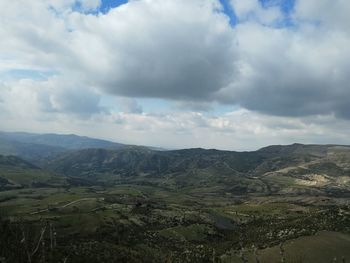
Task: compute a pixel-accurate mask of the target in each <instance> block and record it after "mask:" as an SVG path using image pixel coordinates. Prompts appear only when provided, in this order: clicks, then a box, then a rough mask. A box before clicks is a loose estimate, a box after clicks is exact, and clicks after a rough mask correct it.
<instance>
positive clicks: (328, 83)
mask: <svg viewBox="0 0 350 263" xmlns="http://www.w3.org/2000/svg"><path fill="white" fill-rule="evenodd" d="M77 3H78V4H80V6H81V8H82V10H80V11H83V12H77V11H74V10H75V9H74V6H76V5H77ZM231 3H232V5H233V9H234V11H235V12H236V14H237V16H238V20H239V23H238V25H236V26H235V27H231V26H230V25H229V19H228V17H227V16H226V15H225V14H223V13H222V12H220V11H218V9H220V8H221V7H220V4H219V2H218V1H216V0H207V1H202V0H193V1H186V0H179V1H173V0H140V1H130V2H129V3H128V4H125V5H122V6H120V7H118V8H115V9H112V10H110V11H109V12H108V13H106V14H98V15H93V14H88V13H89V12H84V11H91V10H95V9H96V8H98V6H100V4H101V2H100V1H99V0H89V1H75V0H43V1H24V0H18V1H2V2H0V39H1V41H0V89H1V93H0V109H1V114H0V118H1V119H2V127H0V128H1V129H25V130H28V129H38V131H39V130H40V129H42V130H45V129H48V127H49V128H52V129H53V130H55V131H58V132H59V131H60V130H61V131H65V130H67V131H68V130H72V131H76V132H80V133H86V134H87V135H94V136H98V135H99V134H100V135H101V136H104V137H109V138H113V139H116V140H122V141H127V142H133V140H136V141H134V142H135V143H140V144H153V145H161V146H168V147H169V146H176V147H181V145H183V146H201V145H203V146H206V147H219V148H226V149H229V148H231V149H240V148H241V149H243V148H245V147H246V148H254V146H263V145H266V144H270V143H278V142H293V141H303V142H337V140H338V142H344V143H345V142H348V140H347V138H346V131H347V130H348V128H349V121H347V120H348V119H350V106H349V103H348V97H349V96H350V89H349V84H348V83H350V49H349V48H348V47H349V46H350V35H349V32H350V31H349V28H350V20H349V19H350V18H349V16H348V15H347V13H348V12H347V10H349V8H350V6H349V2H348V1H345V0H332V1H331V0H324V1H316V0H308V1H301V0H300V1H296V6H295V11H294V12H293V13H292V14H291V15H290V19H292V26H288V27H284V26H283V23H281V21H282V22H283V21H284V19H285V17H284V14H283V13H282V11H281V10H280V8H279V7H278V6H277V5H271V6H264V7H263V6H262V5H261V4H260V1H258V0H232V1H231ZM198 14H200V15H198ZM16 70H27V71H28V72H30V71H33V70H34V71H37V72H39V73H40V72H42V73H43V78H42V79H35V78H32V79H30V76H29V77H27V78H24V77H21V78H18V79H16V77H10V73H9V72H11V71H16ZM47 72H52V74H53V75H54V76H52V74H46V73H47ZM44 73H45V74H44ZM28 74H29V75H30V73H28ZM101 96H126V97H128V99H126V100H122V102H120V101H119V106H120V107H121V112H117V111H115V109H114V108H113V106H111V108H110V109H106V108H103V107H102V106H101V102H100V99H101ZM140 97H150V98H160V99H164V100H172V101H175V105H177V106H178V108H171V109H170V110H169V113H167V114H165V113H159V114H154V113H150V112H147V111H145V110H144V109H143V107H142V106H143V105H140V104H138V103H137V100H136V99H137V98H140ZM135 98H136V99H135ZM115 100H116V103H117V104H118V100H117V99H115ZM215 103H223V104H229V105H235V106H236V107H237V105H240V107H241V109H240V110H238V111H234V112H231V113H229V114H224V113H217V114H211V115H210V114H205V113H199V112H200V111H205V110H209V111H210V109H211V108H214V112H215ZM169 108H170V106H169ZM179 108H180V109H179ZM279 116H284V117H279ZM97 123H99V124H98V127H99V128H98V129H97V131H96V133H95V131H93V130H95V126H97ZM115 130H118V133H116V134H112V131H113V132H115ZM140 134H142V135H143V136H139V135H140ZM243 145H246V146H244V147H243Z"/></svg>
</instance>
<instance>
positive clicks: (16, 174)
mask: <svg viewBox="0 0 350 263" xmlns="http://www.w3.org/2000/svg"><path fill="white" fill-rule="evenodd" d="M66 184H67V182H66V179H65V177H62V176H55V175H53V174H52V173H49V172H47V171H43V170H42V169H41V168H39V167H37V166H35V165H33V164H31V163H29V162H27V161H24V160H22V159H20V158H18V157H15V156H3V155H0V191H4V190H10V189H18V188H28V187H59V186H64V185H66Z"/></svg>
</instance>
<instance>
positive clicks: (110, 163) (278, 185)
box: [46, 145, 350, 195]
mask: <svg viewBox="0 0 350 263" xmlns="http://www.w3.org/2000/svg"><path fill="white" fill-rule="evenodd" d="M349 156H350V148H349V147H345V146H328V145H326V146H321V145H289V146H270V147H268V148H263V149H260V150H258V151H254V152H230V151H219V150H204V149H186V150H177V151H152V150H149V149H143V148H128V149H121V150H106V149H86V150H80V151H74V152H69V153H65V154H62V155H60V156H58V157H57V158H54V159H52V160H51V161H50V162H49V163H48V165H47V166H46V168H47V169H48V170H51V171H54V172H56V173H59V174H63V175H66V176H77V177H83V178H90V179H94V180H97V181H110V182H119V183H120V182H138V183H152V184H157V185H162V186H164V187H170V188H179V187H180V188H181V187H186V186H187V187H188V186H191V187H204V186H206V187H208V186H211V187H213V186H221V187H223V188H224V189H225V191H228V192H232V193H241V194H246V193H263V194H285V193H289V194H298V193H307V194H312V195H317V194H321V193H323V194H335V193H337V194H345V195H347V194H348V193H349V191H350V177H349V176H350V170H349V163H350V158H349Z"/></svg>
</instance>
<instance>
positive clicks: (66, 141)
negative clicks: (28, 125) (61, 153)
mask: <svg viewBox="0 0 350 263" xmlns="http://www.w3.org/2000/svg"><path fill="white" fill-rule="evenodd" d="M0 139H7V140H10V141H16V142H22V143H30V144H42V145H47V146H53V147H60V148H66V149H70V150H80V149H88V148H113V149H119V148H123V147H125V146H126V145H125V144H121V143H116V142H111V141H107V140H101V139H95V138H89V137H86V136H78V135H75V134H54V133H47V134H35V133H26V132H0Z"/></svg>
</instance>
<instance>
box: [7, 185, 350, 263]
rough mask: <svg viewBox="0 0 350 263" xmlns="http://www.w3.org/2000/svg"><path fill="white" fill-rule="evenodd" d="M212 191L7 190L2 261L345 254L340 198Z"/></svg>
mask: <svg viewBox="0 0 350 263" xmlns="http://www.w3.org/2000/svg"><path fill="white" fill-rule="evenodd" d="M217 190H218V189H209V188H208V189H206V188H196V189H187V190H186V189H183V190H181V191H169V190H167V189H162V188H156V187H152V186H141V185H119V186H114V187H109V188H106V187H101V186H92V187H66V188H28V189H17V190H11V191H3V192H1V193H0V200H1V201H0V211H1V217H2V222H1V233H3V234H2V235H1V241H0V242H1V245H0V247H1V251H0V255H1V256H2V261H3V262H28V261H29V258H31V262H246V261H245V260H248V261H247V262H249V261H250V262H255V261H254V260H255V257H258V258H260V260H261V261H260V262H274V261H275V262H278V261H276V260H277V258H278V259H279V258H280V257H281V255H280V253H281V252H280V244H285V245H284V247H285V251H286V252H285V257H286V258H287V259H286V260H287V261H286V262H331V261H332V260H333V259H334V257H336V258H337V259H338V260H339V262H341V261H340V260H342V258H343V257H344V258H350V255H349V248H350V235H349V234H350V207H349V204H348V202H347V200H346V199H342V198H338V199H337V198H325V197H313V198H310V197H308V196H290V197H288V198H286V197H285V196H275V197H274V198H271V197H265V196H253V195H252V196H231V195H229V194H228V193H227V194H224V193H220V191H219V192H217ZM322 231H328V232H322ZM341 233H343V234H341ZM305 236H309V238H307V239H305V238H304V239H303V238H302V239H300V238H299V237H305ZM330 236H331V237H332V238H333V241H332V242H331V243H327V242H326V240H329V238H330ZM298 238H299V239H298ZM288 240H296V241H294V243H295V244H294V247H295V246H296V247H298V242H299V243H302V247H303V248H304V249H302V250H299V249H300V247H299V248H298V249H296V248H294V247H293V246H291V245H290V243H288ZM285 242H286V243H285ZM337 242H338V243H337ZM315 244H316V245H315ZM299 246H300V245H299ZM310 249H311V250H312V249H313V250H318V251H314V252H315V253H310V251H309V250H310ZM293 250H295V251H296V252H295V253H294V252H291V251H293ZM308 251H309V252H308ZM291 255H293V260H294V261H288V260H289V259H291ZM315 255H320V256H319V257H318V258H315V257H314V256H315ZM288 258H289V259H288ZM297 259H298V261H295V260H297ZM269 260H270V261H269ZM271 260H273V261H271ZM310 260H313V261H310ZM317 260H318V261H317Z"/></svg>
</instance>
